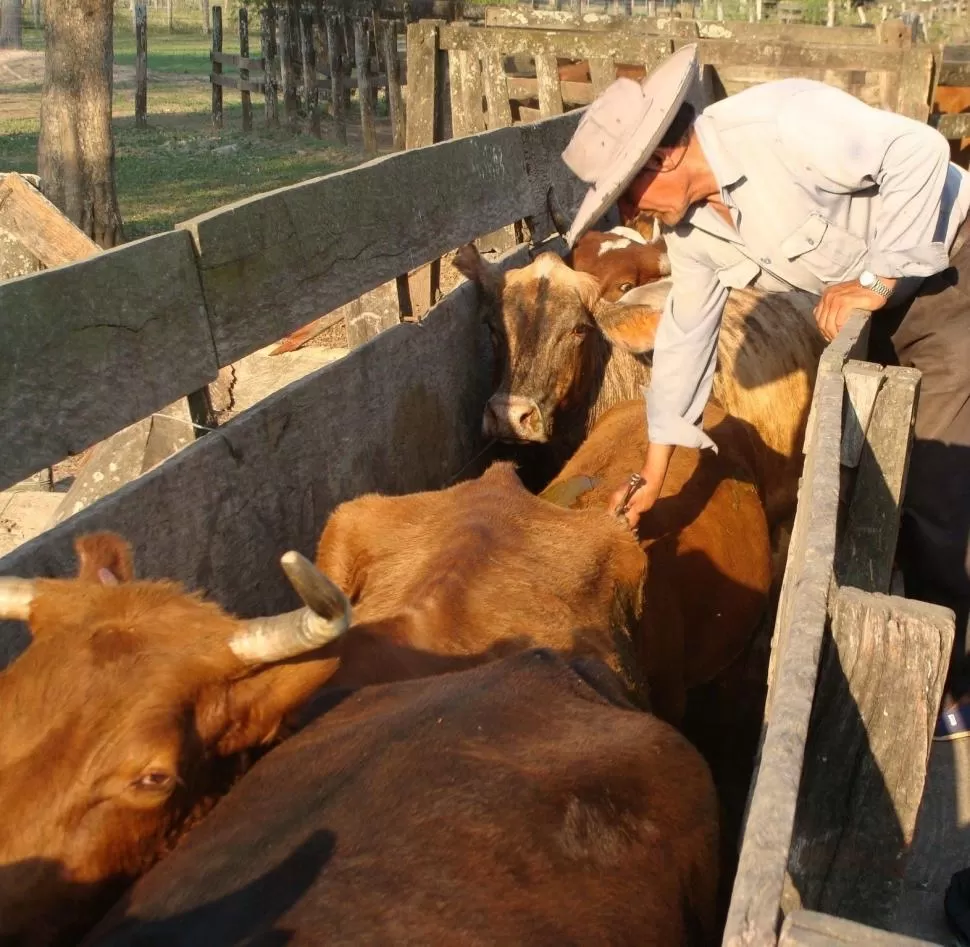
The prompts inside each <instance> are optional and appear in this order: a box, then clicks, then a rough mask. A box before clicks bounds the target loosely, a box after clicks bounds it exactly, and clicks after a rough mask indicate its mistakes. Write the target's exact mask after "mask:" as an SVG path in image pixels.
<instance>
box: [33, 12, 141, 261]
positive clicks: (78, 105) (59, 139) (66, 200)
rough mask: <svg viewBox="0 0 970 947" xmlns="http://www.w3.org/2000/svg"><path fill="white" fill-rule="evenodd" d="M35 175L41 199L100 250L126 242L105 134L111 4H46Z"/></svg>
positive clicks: (111, 154) (111, 49)
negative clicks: (49, 203) (78, 229)
mask: <svg viewBox="0 0 970 947" xmlns="http://www.w3.org/2000/svg"><path fill="white" fill-rule="evenodd" d="M45 6H46V9H45V23H44V39H45V41H46V43H45V45H46V61H45V67H44V89H43V93H42V95H41V102H40V138H39V139H38V142H37V170H38V172H39V174H40V177H41V186H42V189H43V192H44V195H45V196H46V197H47V198H48V200H50V201H51V202H52V203H53V204H55V205H56V206H57V207H59V208H60V209H61V211H62V212H63V213H64V214H65V215H66V216H67V217H68V218H69V219H70V220H72V221H73V222H74V223H75V224H76V225H77V226H78V227H79V228H80V229H81V230H83V231H84V232H85V233H86V234H87V235H88V236H89V237H91V239H92V240H94V241H95V242H96V243H98V244H100V245H101V246H102V247H105V248H107V247H113V246H116V245H117V244H119V243H121V242H122V240H123V239H124V237H123V235H122V228H121V212H120V211H119V209H118V196H117V193H116V191H115V148H114V136H113V134H112V131H111V92H112V64H113V60H114V44H113V41H112V33H111V29H112V13H113V10H112V0H46V4H45Z"/></svg>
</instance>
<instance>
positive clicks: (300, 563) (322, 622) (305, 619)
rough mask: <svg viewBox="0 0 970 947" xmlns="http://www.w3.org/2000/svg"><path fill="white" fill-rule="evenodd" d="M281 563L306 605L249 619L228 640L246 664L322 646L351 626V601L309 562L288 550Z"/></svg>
mask: <svg viewBox="0 0 970 947" xmlns="http://www.w3.org/2000/svg"><path fill="white" fill-rule="evenodd" d="M280 564H281V565H282V566H283V571H284V572H285V573H286V577H287V578H288V579H289V580H290V584H291V585H292V586H293V588H294V589H296V592H297V594H298V595H299V596H300V598H301V599H303V602H304V604H305V605H306V608H298V609H296V610H295V611H292V612H286V613H285V614H283V615H273V616H270V617H267V618H252V619H250V620H249V621H247V622H246V623H245V624H246V630H245V631H243V632H240V633H239V634H238V635H236V636H235V637H234V638H233V639H232V641H230V642H229V647H230V648H231V649H232V651H233V653H234V654H235V655H236V657H238V658H240V659H241V660H242V661H244V662H245V663H246V664H267V663H269V662H271V661H282V660H284V659H285V658H292V657H295V656H296V655H299V654H305V653H306V652H307V651H314V650H316V649H317V648H322V647H323V646H324V645H326V644H329V643H330V642H331V641H334V640H336V639H337V638H339V637H340V636H341V635H342V634H343V633H344V632H345V631H346V630H347V629H348V628H349V627H350V615H351V610H350V600H349V599H348V598H347V596H346V595H344V593H343V592H342V591H341V590H340V589H339V588H338V587H337V586H336V585H335V584H334V583H333V582H332V581H331V580H330V579H328V578H327V577H326V576H325V575H324V574H323V573H322V572H320V570H319V569H317V567H316V566H315V565H313V563H312V562H310V561H309V560H308V559H306V558H305V557H304V556H301V555H300V554H299V553H298V552H295V551H293V550H290V551H289V552H287V553H286V554H285V555H284V556H283V557H282V559H280Z"/></svg>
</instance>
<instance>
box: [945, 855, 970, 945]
mask: <svg viewBox="0 0 970 947" xmlns="http://www.w3.org/2000/svg"><path fill="white" fill-rule="evenodd" d="M943 912H944V913H945V914H946V920H947V924H948V926H949V928H950V930H951V931H952V932H953V933H954V934H955V935H956V938H957V941H958V942H959V943H960V944H961V945H970V868H964V869H963V870H962V871H957V872H954V874H953V875H952V876H951V878H950V884H949V886H948V887H947V889H946V894H945V895H944V896H943Z"/></svg>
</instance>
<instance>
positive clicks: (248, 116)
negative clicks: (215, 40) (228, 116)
mask: <svg viewBox="0 0 970 947" xmlns="http://www.w3.org/2000/svg"><path fill="white" fill-rule="evenodd" d="M239 58H240V59H245V60H246V61H247V65H243V64H240V66H239V84H240V91H241V96H240V98H241V99H242V129H243V131H244V132H251V131H252V130H253V101H252V98H251V97H250V92H249V90H248V89H247V88H246V85H248V83H249V65H248V62H249V10H247V9H246V7H240V8H239Z"/></svg>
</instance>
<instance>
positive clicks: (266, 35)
mask: <svg viewBox="0 0 970 947" xmlns="http://www.w3.org/2000/svg"><path fill="white" fill-rule="evenodd" d="M259 16H260V26H261V36H260V46H261V48H262V51H263V62H264V63H268V67H267V68H265V69H264V72H265V76H264V81H263V95H264V96H265V103H266V127H267V128H279V127H280V115H279V103H278V99H277V89H276V86H277V81H276V7H275V6H274V4H272V3H267V4H265V5H264V6H263V8H262V9H261V10H260V14H259Z"/></svg>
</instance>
